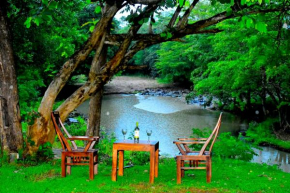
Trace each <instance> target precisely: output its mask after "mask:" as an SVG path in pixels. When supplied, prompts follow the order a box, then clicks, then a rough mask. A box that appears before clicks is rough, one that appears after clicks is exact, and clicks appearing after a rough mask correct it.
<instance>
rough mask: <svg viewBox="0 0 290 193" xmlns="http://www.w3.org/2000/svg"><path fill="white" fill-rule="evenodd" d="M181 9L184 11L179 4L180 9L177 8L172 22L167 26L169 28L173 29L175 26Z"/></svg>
mask: <svg viewBox="0 0 290 193" xmlns="http://www.w3.org/2000/svg"><path fill="white" fill-rule="evenodd" d="M181 9H182V7H180V6H179V4H178V7H177V8H176V10H175V12H174V14H173V16H172V17H171V19H170V22H169V23H168V25H167V27H168V28H172V27H173V26H174V24H175V22H176V20H177V17H178V15H179V13H180V11H181Z"/></svg>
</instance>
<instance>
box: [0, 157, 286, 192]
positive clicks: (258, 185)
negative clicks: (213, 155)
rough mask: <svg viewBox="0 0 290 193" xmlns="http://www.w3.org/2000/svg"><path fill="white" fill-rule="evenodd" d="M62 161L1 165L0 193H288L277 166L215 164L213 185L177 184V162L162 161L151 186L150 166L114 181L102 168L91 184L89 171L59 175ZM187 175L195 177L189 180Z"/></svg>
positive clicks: (202, 181)
mask: <svg viewBox="0 0 290 193" xmlns="http://www.w3.org/2000/svg"><path fill="white" fill-rule="evenodd" d="M60 171H61V169H60V161H59V160H56V161H53V162H51V163H44V164H41V165H38V166H30V167H23V166H19V165H2V167H0V182H1V186H0V192H10V193H13V192H17V193H20V192H21V193H23V192H24V193H25V192H104V193H105V192H275V193H276V192H281V193H282V192H283V193H284V192H287V191H289V190H290V183H289V180H290V174H289V173H284V172H282V171H280V170H278V169H277V167H275V166H268V165H260V164H254V163H249V162H244V161H239V160H224V161H219V160H213V171H212V182H211V183H210V184H208V183H206V175H205V171H204V170H193V171H188V172H186V174H185V177H184V178H183V179H182V184H181V185H177V184H176V164H175V160H174V159H164V160H160V163H159V176H158V178H156V179H155V183H154V184H150V183H149V165H145V166H134V167H132V168H128V169H125V170H124V176H122V177H118V179H117V182H112V181H111V166H105V165H103V164H100V165H99V173H98V174H97V175H96V176H95V179H94V180H89V174H88V167H86V166H74V167H72V174H71V175H69V176H67V177H66V178H62V177H61V175H60ZM188 173H190V174H194V175H190V176H188Z"/></svg>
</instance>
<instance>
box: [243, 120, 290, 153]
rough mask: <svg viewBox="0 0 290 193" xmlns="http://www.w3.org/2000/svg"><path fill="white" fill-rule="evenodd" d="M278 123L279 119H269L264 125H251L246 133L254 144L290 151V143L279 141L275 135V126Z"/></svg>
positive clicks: (254, 123)
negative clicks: (264, 144)
mask: <svg viewBox="0 0 290 193" xmlns="http://www.w3.org/2000/svg"><path fill="white" fill-rule="evenodd" d="M276 122H278V120H277V119H267V120H266V121H264V122H262V123H256V122H253V123H250V125H249V129H248V130H247V131H246V136H247V138H248V140H250V141H252V142H253V143H254V144H257V145H259V144H262V143H267V144H270V145H274V146H279V147H281V148H284V149H290V141H283V140H281V139H278V138H277V137H276V135H275V134H274V132H273V131H274V126H273V125H274V124H275V123H276Z"/></svg>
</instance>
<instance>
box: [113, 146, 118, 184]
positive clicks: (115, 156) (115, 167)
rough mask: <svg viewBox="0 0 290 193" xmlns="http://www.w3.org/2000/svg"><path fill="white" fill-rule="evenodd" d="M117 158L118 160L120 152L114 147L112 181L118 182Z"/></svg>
mask: <svg viewBox="0 0 290 193" xmlns="http://www.w3.org/2000/svg"><path fill="white" fill-rule="evenodd" d="M117 158H118V151H117V149H114V147H113V163H112V181H116V180H117Z"/></svg>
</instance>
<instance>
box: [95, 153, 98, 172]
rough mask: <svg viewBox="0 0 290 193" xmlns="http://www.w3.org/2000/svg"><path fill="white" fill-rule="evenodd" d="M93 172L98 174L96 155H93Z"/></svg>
mask: <svg viewBox="0 0 290 193" xmlns="http://www.w3.org/2000/svg"><path fill="white" fill-rule="evenodd" d="M94 174H95V175H96V174H98V155H95V156H94Z"/></svg>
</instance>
